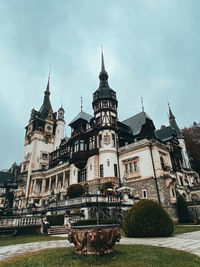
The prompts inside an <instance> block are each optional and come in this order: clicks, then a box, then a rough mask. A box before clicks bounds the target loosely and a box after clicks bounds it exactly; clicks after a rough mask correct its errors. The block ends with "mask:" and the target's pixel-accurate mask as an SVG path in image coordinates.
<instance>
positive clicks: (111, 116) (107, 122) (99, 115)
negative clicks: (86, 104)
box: [92, 52, 118, 183]
mask: <svg viewBox="0 0 200 267" xmlns="http://www.w3.org/2000/svg"><path fill="white" fill-rule="evenodd" d="M99 80H100V83H99V88H98V89H97V90H96V91H95V92H94V94H93V103H92V106H93V109H94V125H95V126H96V129H97V131H98V147H99V175H100V178H109V179H110V177H112V178H115V177H116V181H117V183H118V162H117V132H116V130H117V107H118V101H117V98H116V92H115V91H114V90H112V89H111V88H110V86H109V84H108V73H107V71H106V69H105V64H104V56H103V52H102V55H101V71H100V74H99ZM114 180H115V179H114Z"/></svg>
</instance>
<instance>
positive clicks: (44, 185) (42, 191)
mask: <svg viewBox="0 0 200 267" xmlns="http://www.w3.org/2000/svg"><path fill="white" fill-rule="evenodd" d="M45 187H46V179H42V190H41V193H42V194H44V193H45Z"/></svg>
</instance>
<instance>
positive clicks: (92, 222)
mask: <svg viewBox="0 0 200 267" xmlns="http://www.w3.org/2000/svg"><path fill="white" fill-rule="evenodd" d="M98 224H117V221H116V220H112V219H105V220H102V219H101V220H98ZM74 225H75V226H82V225H97V220H80V221H77V222H76V223H75V224H74Z"/></svg>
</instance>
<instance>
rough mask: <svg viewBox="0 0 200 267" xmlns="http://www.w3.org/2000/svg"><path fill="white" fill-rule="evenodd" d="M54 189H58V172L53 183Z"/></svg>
mask: <svg viewBox="0 0 200 267" xmlns="http://www.w3.org/2000/svg"><path fill="white" fill-rule="evenodd" d="M55 189H58V174H56V184H55Z"/></svg>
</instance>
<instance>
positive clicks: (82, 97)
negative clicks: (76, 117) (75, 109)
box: [80, 96, 83, 112]
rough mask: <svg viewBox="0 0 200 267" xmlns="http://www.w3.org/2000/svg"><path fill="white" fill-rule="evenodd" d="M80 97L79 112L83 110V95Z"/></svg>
mask: <svg viewBox="0 0 200 267" xmlns="http://www.w3.org/2000/svg"><path fill="white" fill-rule="evenodd" d="M80 99H81V112H82V110H83V97H82V96H81V97H80Z"/></svg>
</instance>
